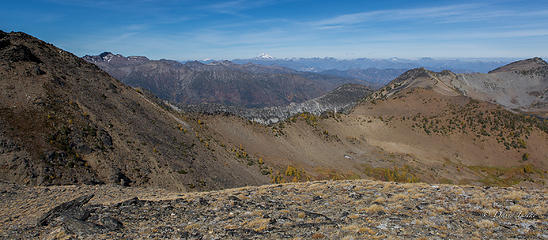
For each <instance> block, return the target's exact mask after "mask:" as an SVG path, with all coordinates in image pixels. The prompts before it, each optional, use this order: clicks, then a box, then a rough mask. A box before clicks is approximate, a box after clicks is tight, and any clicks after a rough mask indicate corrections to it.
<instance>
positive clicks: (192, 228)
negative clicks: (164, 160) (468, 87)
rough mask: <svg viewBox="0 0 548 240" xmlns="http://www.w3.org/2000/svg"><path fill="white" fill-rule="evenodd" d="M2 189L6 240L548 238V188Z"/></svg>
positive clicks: (369, 184)
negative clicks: (193, 191)
mask: <svg viewBox="0 0 548 240" xmlns="http://www.w3.org/2000/svg"><path fill="white" fill-rule="evenodd" d="M81 188H85V189H83V190H82V189H81ZM0 190H1V191H0V197H2V199H5V201H4V203H2V204H0V210H1V211H0V221H1V222H2V225H1V226H2V228H1V231H0V238H10V239H15V238H20V239H31V238H32V239H36V238H40V239H74V238H77V239H120V238H123V239H135V238H139V239H150V238H154V239H174V238H176V239H282V238H284V239H286V238H290V239H386V238H396V239H409V238H423V239H480V238H486V239H507V238H518V239H546V238H548V235H547V232H548V225H547V221H546V217H547V216H548V215H547V207H548V206H547V204H546V203H547V199H546V196H547V194H546V193H547V192H546V189H544V190H541V189H519V188H489V187H477V186H455V185H429V184H398V183H391V182H377V181H368V180H353V181H320V182H306V183H289V184H282V185H267V186H260V187H245V188H238V189H228V190H222V191H214V192H201V193H180V194H177V195H176V194H170V193H165V192H161V191H159V192H157V194H158V196H157V199H154V198H151V196H154V195H153V194H152V192H151V191H149V190H147V189H139V191H135V190H133V189H132V188H120V187H117V186H80V187H76V186H64V187H61V186H58V187H48V188H44V187H41V188H40V187H35V188H28V187H19V186H13V185H6V184H0ZM141 190H142V192H141ZM137 192H139V193H140V194H143V195H145V196H144V199H148V200H144V199H143V198H141V196H140V195H137V196H138V197H135V196H136V195H135V193H137ZM151 194H152V195H151ZM69 196H70V198H69V199H72V200H70V201H67V200H64V201H62V202H59V201H54V200H53V199H59V198H65V199H67V198H68V197H69ZM166 196H169V199H166ZM105 198H106V199H107V200H104V199H105ZM124 198H125V200H119V201H117V202H111V200H112V199H124ZM88 201H89V202H88ZM102 201H104V202H102ZM105 201H106V202H108V203H105ZM109 201H110V202H109ZM14 206H15V208H17V207H18V206H20V207H24V208H25V209H24V211H26V213H25V214H23V213H21V211H16V210H14V209H13V208H14ZM54 206H56V207H54ZM6 211H7V212H10V211H11V213H10V214H5V212H6Z"/></svg>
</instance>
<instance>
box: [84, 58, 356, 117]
mask: <svg viewBox="0 0 548 240" xmlns="http://www.w3.org/2000/svg"><path fill="white" fill-rule="evenodd" d="M84 59H85V60H86V61H88V62H91V63H93V64H96V65H97V66H99V67H100V68H101V69H103V70H105V71H106V72H108V73H109V74H110V75H112V76H113V77H115V78H116V79H118V80H120V81H122V82H124V83H126V84H128V85H130V86H134V87H141V88H144V89H147V90H149V91H151V92H152V93H154V94H155V95H156V96H158V97H160V98H162V99H164V100H168V101H170V102H173V103H178V104H193V105H196V104H202V103H209V104H223V105H227V106H239V107H270V106H282V105H288V104H290V103H293V102H294V103H300V102H304V101H306V100H309V99H312V98H315V97H319V96H320V95H322V94H325V93H327V92H328V91H330V90H333V89H334V88H335V87H337V86H339V85H341V84H343V83H348V82H352V81H351V80H349V79H346V78H341V77H335V76H326V75H321V74H316V73H304V72H298V71H295V70H291V69H287V68H282V67H275V66H273V67H270V66H260V65H255V64H242V65H240V64H234V63H232V62H230V61H221V62H211V63H208V64H203V63H200V62H197V61H193V62H187V63H185V64H182V63H179V62H176V61H171V60H157V61H154V60H149V59H147V58H146V57H124V56H122V55H119V54H116V55H115V54H112V53H103V54H101V55H98V56H84Z"/></svg>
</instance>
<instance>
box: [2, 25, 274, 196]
mask: <svg viewBox="0 0 548 240" xmlns="http://www.w3.org/2000/svg"><path fill="white" fill-rule="evenodd" d="M135 61H142V59H135ZM0 89H2V91H0V179H2V180H7V181H11V182H17V183H24V184H31V185H52V184H97V183H116V184H121V185H147V186H162V187H166V188H172V189H179V190H197V189H218V188H226V187H233V186H243V185H246V184H261V183H266V182H268V179H267V178H266V177H264V176H262V175H261V174H260V173H259V170H257V169H254V168H252V167H249V166H247V165H246V164H245V163H242V162H239V161H237V160H236V159H235V157H231V156H227V154H226V152H224V153H223V151H217V152H213V151H212V150H211V147H212V146H209V147H205V146H203V145H202V144H199V139H198V138H197V137H196V136H195V132H194V130H193V127H192V124H191V123H187V122H185V121H183V120H181V117H182V116H181V115H180V114H179V113H178V112H175V111H172V110H171V108H169V107H167V106H166V105H164V104H162V102H161V101H160V100H159V99H156V98H154V97H151V96H150V95H146V94H145V93H138V92H136V91H135V90H134V89H132V88H130V87H128V86H126V85H124V84H122V83H120V82H119V81H118V80H116V79H114V78H112V77H111V76H109V75H108V74H107V73H105V72H103V71H101V70H100V69H99V68H98V67H97V66H95V65H93V64H90V63H88V62H86V61H84V60H83V59H81V58H78V57H76V56H74V55H72V54H70V53H68V52H65V51H63V50H61V49H59V48H56V47H55V46H53V45H51V44H47V43H45V42H42V41H40V40H38V39H36V38H34V37H32V36H29V35H27V34H24V33H9V34H8V33H4V32H0ZM183 130H184V131H183ZM217 159H222V160H223V161H222V162H221V161H218V160H217ZM233 161H234V162H233ZM225 164H226V165H225ZM228 169H232V170H228Z"/></svg>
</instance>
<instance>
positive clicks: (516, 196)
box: [504, 191, 526, 201]
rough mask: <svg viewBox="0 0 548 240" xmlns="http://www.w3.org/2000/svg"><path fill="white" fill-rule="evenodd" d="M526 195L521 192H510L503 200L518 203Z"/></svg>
mask: <svg viewBox="0 0 548 240" xmlns="http://www.w3.org/2000/svg"><path fill="white" fill-rule="evenodd" d="M525 195H526V194H525V193H524V192H522V191H512V192H510V193H509V194H507V195H505V196H504V199H507V200H515V201H519V200H521V199H522V198H523V197H524V196H525Z"/></svg>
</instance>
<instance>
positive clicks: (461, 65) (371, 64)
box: [206, 54, 517, 73]
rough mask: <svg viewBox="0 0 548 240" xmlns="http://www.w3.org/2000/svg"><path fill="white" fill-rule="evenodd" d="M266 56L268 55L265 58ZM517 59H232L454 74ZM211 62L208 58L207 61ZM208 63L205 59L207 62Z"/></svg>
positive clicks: (305, 67) (301, 67)
mask: <svg viewBox="0 0 548 240" xmlns="http://www.w3.org/2000/svg"><path fill="white" fill-rule="evenodd" d="M264 56H268V57H264ZM515 60H517V59H514V58H478V59H434V58H419V59H403V58H389V59H374V58H356V59H336V58H284V59H279V58H274V57H272V56H270V55H268V54H262V55H261V56H259V57H256V58H251V59H234V60H232V62H234V63H239V64H246V63H253V64H260V65H267V66H273V65H275V66H282V67H287V68H291V69H295V70H298V71H309V72H322V71H326V70H333V69H335V70H342V71H346V70H350V69H362V70H363V69H369V68H376V69H406V70H407V69H412V68H419V67H424V68H428V69H430V70H433V71H442V70H450V71H453V72H457V73H471V72H480V73H486V72H488V71H490V70H492V69H495V68H497V67H500V66H502V65H505V64H508V63H510V62H512V61H515ZM209 61H211V60H209ZM206 62H207V61H206Z"/></svg>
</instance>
